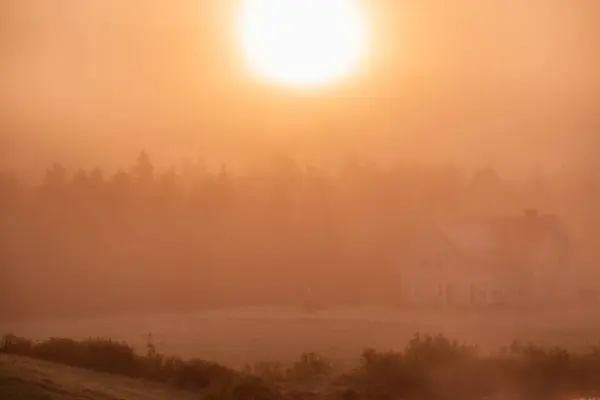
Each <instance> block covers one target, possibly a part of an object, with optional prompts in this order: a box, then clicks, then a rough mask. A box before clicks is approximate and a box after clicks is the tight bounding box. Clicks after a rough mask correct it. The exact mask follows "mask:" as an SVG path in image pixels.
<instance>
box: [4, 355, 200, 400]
mask: <svg viewBox="0 0 600 400" xmlns="http://www.w3.org/2000/svg"><path fill="white" fill-rule="evenodd" d="M198 398H199V396H198V395H194V394H193V393H188V392H184V391H179V390H175V389H171V388H168V387H165V386H162V385H159V384H154V383H149V382H144V381H138V380H135V379H128V378H123V377H118V376H112V375H108V374H100V373H96V372H91V371H86V370H81V369H78V368H71V367H66V366H62V365H57V364H52V363H47V362H43V361H38V360H31V359H27V358H21V357H14V356H8V355H4V354H0V399H3V400H4V399H6V400H38V399H39V400H42V399H43V400H142V399H143V400H188V399H189V400H192V399H194V400H197V399H198Z"/></svg>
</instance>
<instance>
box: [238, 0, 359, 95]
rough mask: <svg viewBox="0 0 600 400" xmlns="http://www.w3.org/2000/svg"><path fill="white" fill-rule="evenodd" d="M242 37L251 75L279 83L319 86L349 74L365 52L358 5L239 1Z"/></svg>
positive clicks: (319, 0)
mask: <svg viewBox="0 0 600 400" xmlns="http://www.w3.org/2000/svg"><path fill="white" fill-rule="evenodd" d="M242 1H243V3H242V8H241V13H240V21H239V23H240V25H239V28H240V34H241V41H242V46H243V50H244V53H245V56H246V59H247V61H248V63H249V64H250V66H251V67H252V68H253V69H254V70H255V72H257V73H259V74H261V75H262V76H264V77H265V78H267V79H269V80H273V81H277V82H278V83H283V84H287V85H295V86H307V85H320V84H326V83H329V82H332V81H334V80H337V79H341V78H343V77H345V76H346V75H348V74H349V73H351V72H352V71H353V70H354V69H355V68H356V67H357V64H358V62H359V61H360V58H361V56H362V55H363V52H364V50H365V44H366V43H365V42H366V23H365V20H364V15H363V12H362V10H361V8H360V6H359V4H358V2H357V0H242Z"/></svg>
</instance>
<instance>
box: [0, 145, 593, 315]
mask: <svg viewBox="0 0 600 400" xmlns="http://www.w3.org/2000/svg"><path fill="white" fill-rule="evenodd" d="M599 200H600V177H595V176H593V174H588V175H585V174H573V173H569V174H567V173H563V174H559V173H557V174H547V175H537V176H525V177H523V178H521V179H508V178H505V177H502V176H501V175H500V174H499V173H498V172H497V171H496V170H495V169H494V168H491V167H486V168H480V169H478V170H475V171H466V170H464V169H461V168H460V167H458V166H454V165H446V164H444V165H442V164H439V165H434V164H418V163H411V162H401V161H399V162H397V163H394V164H392V165H387V166H380V165H377V164H376V163H374V162H370V161H368V160H363V159H358V158H357V159H352V160H349V161H348V162H347V163H345V165H343V166H342V168H340V169H339V170H337V171H335V172H332V171H329V170H325V169H321V168H319V167H316V166H311V165H306V164H303V163H302V162H300V161H298V160H295V159H293V158H291V157H288V156H285V155H276V156H272V157H264V158H261V159H259V160H256V161H255V162H253V163H249V164H248V165H247V166H246V167H244V168H239V169H235V170H234V169H233V168H229V167H228V166H227V165H222V166H219V167H218V168H212V169H211V168H207V167H206V165H204V164H203V163H202V162H200V161H198V162H195V163H188V164H186V165H185V166H183V167H181V168H166V169H158V168H156V167H155V166H154V165H153V163H152V160H151V158H150V156H149V155H148V154H146V153H145V152H142V153H141V154H140V155H139V157H138V158H137V160H136V161H135V162H134V163H133V164H132V166H131V167H130V168H126V169H121V170H118V171H117V172H114V173H108V172H106V171H102V170H101V169H92V170H86V169H83V168H80V169H77V170H67V169H66V168H65V167H63V166H61V165H60V164H55V165H53V166H51V167H50V168H48V169H47V170H46V172H45V174H44V175H43V177H42V178H41V179H40V180H39V181H38V182H35V183H31V182H26V181H24V180H22V179H19V178H17V177H15V176H13V175H11V174H9V173H0V221H1V222H0V223H1V226H2V229H0V262H1V264H0V268H1V270H0V289H1V290H0V297H3V298H1V299H0V316H11V317H18V316H25V315H34V314H35V315H38V314H42V315H46V314H48V315H50V314H51V315H54V314H77V313H89V312H113V311H125V310H129V311H134V310H160V309H168V310H174V309H175V310H187V309H199V308H203V307H214V306H228V305H301V304H302V302H304V301H305V300H306V297H307V293H312V295H314V296H317V297H318V298H319V299H320V300H321V301H323V302H325V303H327V304H357V303H361V302H386V303H390V302H397V301H399V299H398V285H397V282H398V281H397V279H398V274H399V273H400V272H401V270H402V268H409V267H410V266H407V265H403V262H402V253H403V245H404V244H405V243H407V242H408V241H409V240H410V237H411V235H412V234H413V233H414V232H415V229H418V228H419V227H422V226H424V225H426V224H431V223H435V222H436V221H439V220H441V219H445V218H453V217H457V216H461V215H470V214H518V213H521V212H522V211H523V210H524V209H526V208H537V209H540V210H543V211H544V212H553V213H556V214H559V215H560V216H561V218H563V220H564V221H565V222H567V225H568V226H569V228H570V229H571V231H572V232H573V234H574V236H575V239H576V243H577V245H578V247H579V248H578V252H579V253H580V254H587V255H588V258H590V257H591V258H592V259H593V257H594V245H593V237H595V236H594V235H595V234H597V233H600V232H596V230H597V228H596V225H597V224H594V221H599V220H600V218H599V217H600V207H599V206H598V205H599V204H600V202H599Z"/></svg>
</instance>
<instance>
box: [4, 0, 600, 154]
mask: <svg viewBox="0 0 600 400" xmlns="http://www.w3.org/2000/svg"><path fill="white" fill-rule="evenodd" d="M363 2H364V3H365V8H366V10H367V11H368V16H369V18H370V22H371V24H372V26H373V29H374V36H373V38H374V41H373V43H372V52H371V53H370V54H369V58H368V60H367V64H366V65H365V67H364V69H363V70H361V71H360V73H359V74H357V75H356V76H355V77H354V78H353V79H352V80H351V81H349V82H345V83H343V84H340V85H339V86H337V87H335V88H330V89H328V90H324V91H313V92H308V93H297V92H293V91H291V90H289V89H285V88H275V87H270V86H268V85H266V84H264V83H263V82H260V81H256V80H255V79H253V78H252V77H251V76H249V74H248V71H247V70H246V69H245V68H244V65H243V63H242V62H241V56H240V52H239V48H238V47H237V46H238V45H237V43H236V42H235V38H234V35H233V33H234V27H233V20H234V18H235V6H236V1H234V0H195V1H192V0H179V1H176V2H173V1H167V0H162V1H160V0H158V1H154V2H148V1H145V0H128V1H127V2H123V1H121V0H87V1H80V0H53V1H52V2H49V1H47V0H20V1H18V2H17V1H14V2H8V1H4V2H1V3H0V19H1V20H0V26H1V27H2V28H1V29H2V30H5V31H6V32H4V33H3V34H2V39H0V40H2V41H3V42H2V43H0V44H1V45H2V48H3V49H4V51H3V52H2V53H0V57H2V59H1V60H0V61H1V63H0V79H1V80H2V81H4V82H3V83H2V87H3V88H7V90H2V93H1V94H0V105H1V106H2V112H1V113H0V118H1V119H0V124H1V125H2V126H5V127H6V128H5V129H3V132H2V136H3V137H2V141H0V146H2V147H3V148H4V149H3V151H4V153H5V154H8V155H9V158H8V160H10V162H13V163H15V164H19V165H31V164H32V163H35V162H37V163H44V162H49V160H50V159H53V158H60V159H64V160H67V162H68V160H71V161H72V162H82V161H85V162H87V163H89V164H104V163H110V162H113V161H116V162H120V163H122V162H125V161H126V160H128V158H127V159H126V158H125V157H130V154H131V152H132V151H134V149H138V148H141V147H145V148H148V149H149V150H150V151H152V152H154V153H155V154H157V157H159V158H162V159H164V160H167V159H169V160H170V159H179V158H181V157H184V156H190V157H194V156H195V155H196V154H197V153H203V154H204V155H205V156H207V157H209V158H211V157H212V158H239V157H240V156H242V157H245V156H248V155H252V154H254V153H256V152H262V151H268V150H269V149H272V148H284V149H292V150H293V151H295V152H297V153H299V154H300V155H302V156H306V157H309V158H310V157H312V158H316V159H331V158H336V157H339V156H343V155H344V154H347V153H352V152H361V153H365V155H367V156H372V157H379V156H385V157H402V156H406V155H411V156H414V155H416V156H418V157H421V158H425V157H426V158H433V159H440V158H460V159H462V160H474V161H477V162H485V161H490V162H505V161H510V162H513V161H515V162H522V161H523V159H532V158H533V159H534V162H537V161H539V162H540V163H546V162H552V163H556V162H557V161H560V162H562V161H565V162H570V161H571V160H573V159H581V157H582V155H585V154H587V153H582V152H583V151H584V150H585V149H589V148H590V147H593V144H594V143H595V141H592V134H593V133H594V132H598V131H599V130H600V113H598V112H597V110H598V108H600V100H599V99H600V73H599V72H598V71H600V51H598V49H600V4H599V3H598V2H597V0H578V1H576V2H575V1H569V0H536V1H529V2H524V1H522V0H490V1H486V2H482V1H467V0H459V1H453V2H448V1H443V0H423V1H419V2H414V1H405V2H404V1H400V0H371V1H367V0H363ZM596 135H597V134H596ZM98 148H102V149H103V151H101V152H99V151H98ZM0 150H1V149H0ZM524 150H527V153H529V154H528V155H527V156H524V153H525V151H524ZM584 158H585V157H584ZM175 161H177V160H175Z"/></svg>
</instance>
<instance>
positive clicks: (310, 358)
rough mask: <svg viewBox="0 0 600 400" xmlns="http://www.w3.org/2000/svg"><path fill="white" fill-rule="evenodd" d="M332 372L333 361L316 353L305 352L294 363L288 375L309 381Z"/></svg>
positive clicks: (299, 380)
mask: <svg viewBox="0 0 600 400" xmlns="http://www.w3.org/2000/svg"><path fill="white" fill-rule="evenodd" d="M332 372H333V364H332V363H331V361H329V360H328V359H326V358H324V357H322V356H320V355H318V354H315V353H304V354H302V355H301V356H300V360H298V361H296V362H295V363H293V364H292V366H291V367H290V369H289V371H288V377H289V378H290V379H292V380H294V381H298V382H308V381H314V380H318V379H321V378H325V377H328V376H330V375H331V374H332Z"/></svg>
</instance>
